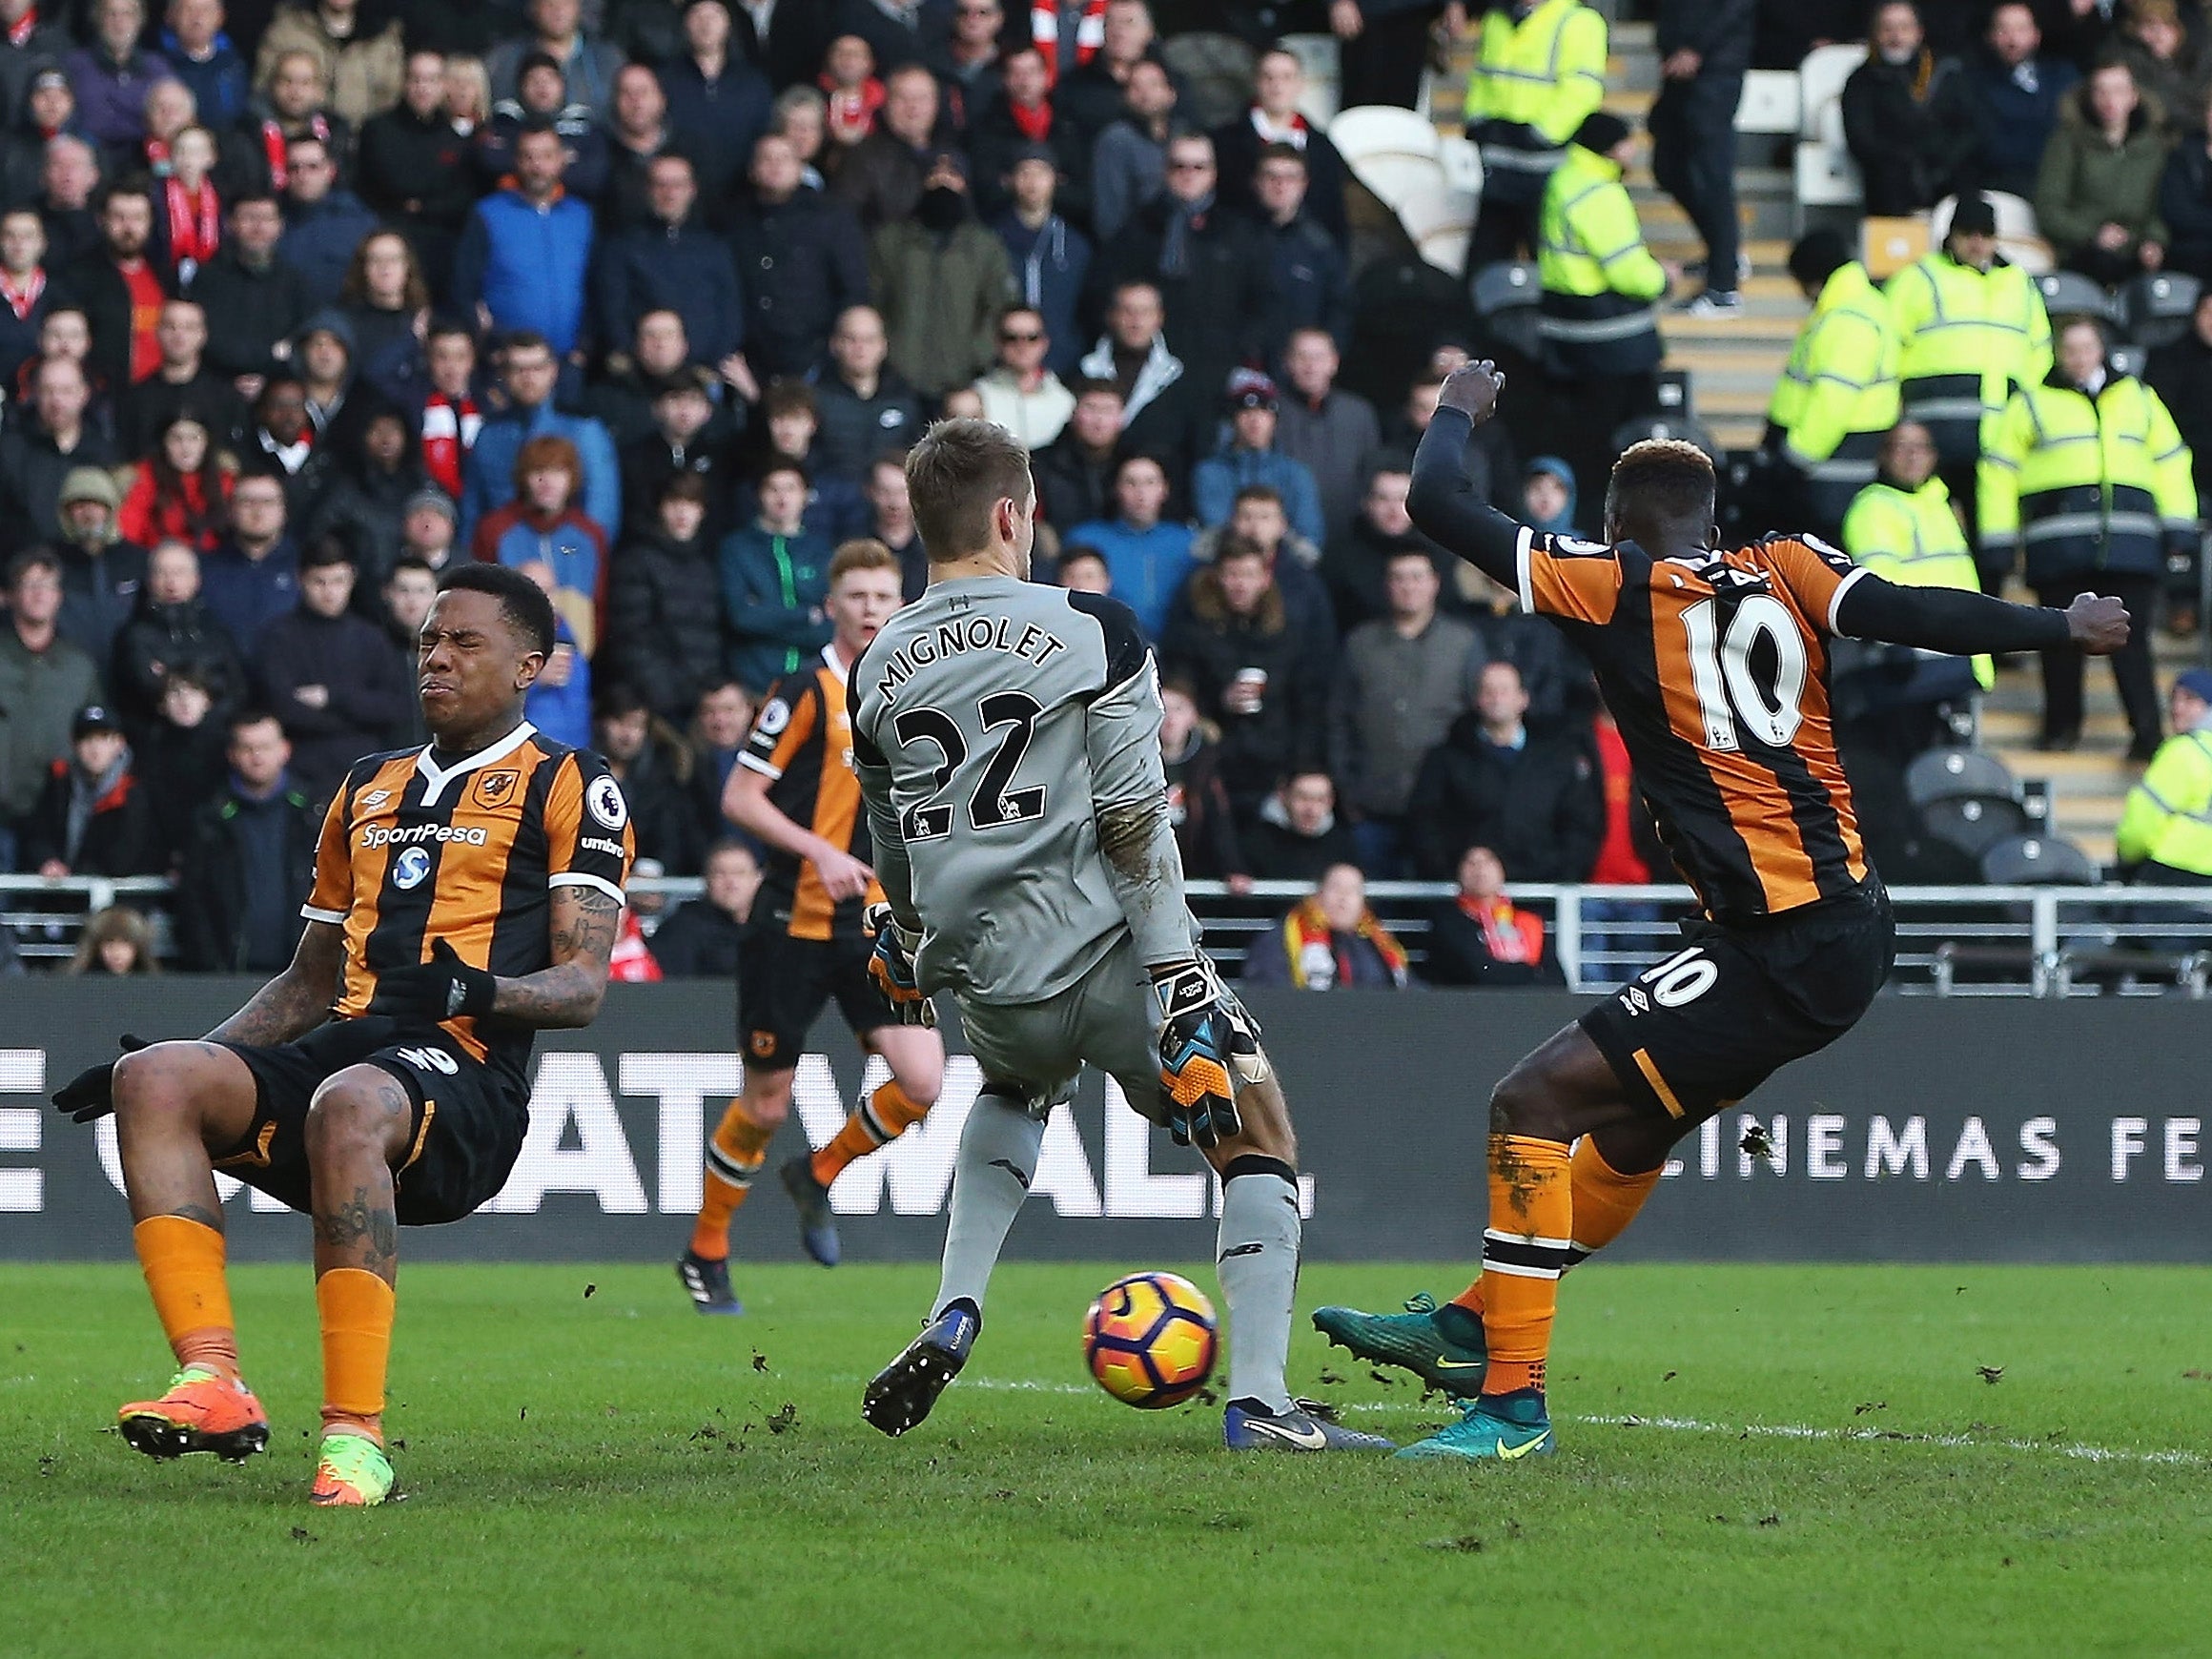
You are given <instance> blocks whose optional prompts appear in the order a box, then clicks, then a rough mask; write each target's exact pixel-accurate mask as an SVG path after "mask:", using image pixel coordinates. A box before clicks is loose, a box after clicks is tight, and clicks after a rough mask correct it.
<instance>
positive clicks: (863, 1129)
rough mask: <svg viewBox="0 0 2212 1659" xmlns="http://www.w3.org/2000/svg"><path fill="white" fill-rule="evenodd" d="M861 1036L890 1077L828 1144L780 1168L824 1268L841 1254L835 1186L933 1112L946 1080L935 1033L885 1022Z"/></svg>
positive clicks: (812, 1252)
mask: <svg viewBox="0 0 2212 1659" xmlns="http://www.w3.org/2000/svg"><path fill="white" fill-rule="evenodd" d="M860 1040H861V1045H862V1047H864V1048H867V1049H870V1050H872V1051H873V1052H874V1053H876V1054H879V1055H882V1056H883V1057H884V1059H885V1060H886V1061H887V1062H888V1063H889V1064H890V1066H891V1078H890V1080H889V1081H888V1082H886V1083H884V1084H882V1085H881V1086H880V1087H878V1088H877V1089H876V1091H875V1092H874V1093H873V1094H872V1095H870V1096H867V1097H866V1098H865V1099H863V1100H862V1101H861V1102H860V1104H859V1105H858V1106H856V1107H854V1108H853V1110H852V1116H850V1117H848V1118H847V1119H846V1120H845V1123H844V1126H843V1127H842V1128H840V1129H839V1130H838V1131H837V1133H836V1135H835V1136H834V1137H831V1139H830V1141H829V1144H828V1145H827V1146H825V1147H823V1148H822V1149H821V1150H820V1151H819V1152H816V1153H813V1154H811V1155H809V1154H805V1153H802V1154H800V1155H799V1156H798V1157H790V1158H787V1159H786V1160H785V1161H784V1163H783V1165H782V1167H781V1168H779V1169H778V1170H777V1172H776V1178H777V1179H779V1180H780V1181H782V1182H783V1186H784V1190H785V1191H786V1192H787V1193H789V1194H790V1196H791V1203H792V1206H793V1207H794V1208H795V1209H797V1211H798V1212H799V1242H800V1243H801V1244H802V1245H803V1246H805V1248H806V1251H807V1254H808V1255H809V1256H811V1257H812V1258H813V1259H814V1260H816V1261H819V1262H820V1263H821V1264H822V1265H823V1266H824V1267H834V1266H836V1265H837V1262H838V1260H839V1257H840V1256H841V1254H842V1251H841V1248H840V1246H839V1243H838V1239H837V1216H836V1212H835V1211H833V1210H832V1209H830V1207H829V1187H830V1184H831V1183H832V1182H834V1181H835V1180H836V1179H837V1178H838V1177H839V1176H841V1175H843V1174H844V1173H845V1171H846V1170H847V1169H848V1168H849V1167H850V1165H852V1164H853V1163H854V1162H856V1161H858V1160H859V1159H861V1158H863V1157H867V1156H868V1155H869V1154H870V1153H872V1152H874V1151H876V1150H877V1149H878V1148H880V1147H884V1146H888V1145H889V1144H890V1143H891V1142H892V1141H894V1140H896V1139H897V1138H898V1137H900V1136H901V1135H904V1134H905V1133H906V1132H907V1130H908V1128H909V1127H911V1125H913V1124H916V1123H919V1122H920V1121H921V1120H922V1119H923V1118H924V1117H926V1116H929V1114H930V1108H931V1107H932V1106H934V1105H936V1103H937V1096H938V1095H939V1093H940V1092H942V1090H943V1088H944V1084H945V1044H944V1041H943V1039H942V1038H940V1037H939V1036H938V1035H937V1034H936V1033H935V1032H934V1031H928V1030H924V1029H922V1028H920V1027H917V1026H902V1025H885V1026H878V1027H875V1028H873V1029H871V1030H870V1031H866V1032H863V1033H862V1034H861V1036H860Z"/></svg>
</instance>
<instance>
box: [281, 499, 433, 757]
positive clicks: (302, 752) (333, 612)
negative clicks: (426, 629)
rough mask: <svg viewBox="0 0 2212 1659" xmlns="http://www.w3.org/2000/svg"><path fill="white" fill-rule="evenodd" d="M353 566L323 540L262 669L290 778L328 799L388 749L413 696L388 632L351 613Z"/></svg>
mask: <svg viewBox="0 0 2212 1659" xmlns="http://www.w3.org/2000/svg"><path fill="white" fill-rule="evenodd" d="M353 597H354V564H353V560H352V559H351V558H350V557H348V555H347V553H346V548H345V543H342V542H340V541H338V539H337V538H335V537H326V538H324V539H323V540H322V541H320V542H317V543H314V544H312V545H311V546H310V547H309V548H308V550H307V551H306V552H305V553H304V554H303V555H301V557H300V561H299V605H298V608H297V609H296V610H294V611H293V612H292V613H291V614H290V615H289V616H282V617H278V618H277V619H276V621H275V622H273V623H271V624H270V625H269V627H268V629H267V631H266V632H264V633H263V634H262V636H261V645H260V650H259V652H258V658H259V661H258V663H257V667H258V669H259V673H260V681H261V686H262V689H263V690H264V691H265V692H266V694H267V696H268V699H269V707H271V709H272V710H274V711H275V713H276V718H277V719H279V720H281V721H282V722H283V723H284V734H285V736H287V737H288V738H290V739H291V740H292V745H293V762H294V768H293V769H294V774H295V776H296V777H297V781H298V783H299V786H300V787H301V788H302V789H305V790H306V791H307V792H308V794H309V795H310V796H311V797H312V798H314V799H316V800H318V801H319V800H324V799H327V798H328V796H329V793H330V791H331V790H332V789H335V788H336V787H337V786H338V782H339V780H340V779H342V778H343V777H344V776H345V772H346V768H348V767H350V766H352V765H353V764H354V762H356V761H358V760H359V759H360V758H361V756H363V755H365V754H370V753H373V752H375V751H376V750H377V749H379V748H382V747H383V745H384V739H385V735H386V734H387V733H388V732H389V731H390V730H391V729H392V727H393V725H394V723H395V722H397V721H398V720H399V718H400V716H401V715H402V714H403V713H404V712H405V705H406V703H407V701H408V699H409V697H410V696H411V695H412V688H411V686H409V685H408V683H407V682H406V681H405V680H403V679H401V678H400V677H399V673H398V672H397V668H396V665H395V664H394V663H393V660H392V648H391V644H390V642H389V641H387V640H386V639H385V637H384V631H383V629H381V628H379V626H378V625H376V624H375V623H373V622H370V621H369V620H368V619H367V618H365V617H361V616H358V615H356V614H355V613H354V612H353V611H352V610H351V609H349V608H348V607H349V606H350V605H351V604H352V603H353Z"/></svg>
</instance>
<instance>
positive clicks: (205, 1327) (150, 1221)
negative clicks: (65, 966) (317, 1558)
mask: <svg viewBox="0 0 2212 1659" xmlns="http://www.w3.org/2000/svg"><path fill="white" fill-rule="evenodd" d="M113 1097H114V1102H115V1136H116V1145H117V1149H118V1151H119V1153H120V1155H121V1160H122V1164H123V1177H124V1186H125V1188H126V1190H127V1191H128V1193H129V1195H130V1200H131V1215H132V1219H133V1222H134V1223H135V1224H134V1225H133V1228H132V1242H133V1245H134V1247H135V1248H136V1250H137V1253H138V1261H139V1265H140V1267H141V1268H142V1269H143V1270H144V1272H145V1275H146V1288H147V1290H148V1292H149V1293H150V1294H151V1295H152V1297H153V1299H154V1312H155V1313H156V1315H157V1316H158V1317H159V1318H160V1320H161V1327H162V1331H163V1334H164V1335H166V1336H167V1337H168V1339H169V1344H170V1348H171V1350H172V1351H173V1352H174V1354H175V1356H176V1362H177V1369H176V1373H175V1375H174V1377H173V1378H171V1380H170V1383H169V1387H168V1388H167V1390H166V1391H164V1392H163V1393H162V1394H161V1395H160V1396H158V1397H157V1398H155V1399H152V1400H138V1401H132V1402H130V1403H127V1404H125V1405H124V1406H122V1407H121V1409H120V1410H119V1411H118V1412H117V1413H116V1419H117V1423H118V1426H119V1428H120V1430H121V1433H122V1436H123V1439H124V1440H125V1442H126V1443H127V1444H130V1445H131V1446H133V1448H135V1449H136V1450H138V1451H141V1452H144V1453H145V1454H147V1455H148V1456H149V1457H156V1458H173V1457H181V1456H183V1455H185V1454H186V1453H189V1452H213V1453H214V1454H215V1456H217V1457H219V1458H222V1459H224V1460H225V1461H227V1462H232V1463H236V1462H241V1461H243V1460H244V1459H246V1458H248V1457H251V1456H253V1454H254V1453H256V1452H257V1451H260V1450H261V1449H262V1448H263V1447H264V1446H266V1445H267V1444H268V1442H269V1422H268V1416H267V1414H266V1413H265V1412H264V1411H263V1410H262V1409H261V1403H260V1402H259V1401H258V1400H256V1398H255V1397H254V1394H253V1391H252V1390H251V1389H249V1388H248V1387H247V1386H246V1384H245V1382H244V1380H243V1379H242V1378H241V1377H240V1376H239V1375H238V1341H237V1331H236V1324H235V1323H234V1321H233V1318H232V1313H231V1298H230V1288H229V1283H228V1280H226V1277H225V1274H224V1240H223V1222H222V1208H221V1202H220V1199H219V1198H218V1197H217V1195H216V1192H215V1174H214V1169H213V1166H212V1161H211V1159H212V1155H213V1154H215V1153H219V1152H223V1151H226V1150H228V1149H229V1148H231V1147H233V1146H235V1145H236V1143H237V1142H239V1141H240V1140H241V1139H243V1138H244V1137H246V1135H247V1133H248V1132H249V1130H250V1129H251V1128H252V1126H253V1122H254V1116H255V1103H256V1089H255V1082H254V1076H253V1074H252V1073H251V1072H250V1071H248V1070H247V1068H246V1065H245V1062H243V1061H242V1060H240V1059H239V1058H238V1057H237V1056H236V1055H234V1054H232V1053H231V1052H230V1051H229V1050H227V1049H224V1048H221V1047H219V1046H217V1045H215V1044H213V1043H198V1042H171V1043H156V1044H154V1045H153V1046H151V1047H149V1048H145V1049H141V1050H139V1051H138V1052H136V1053H135V1054H132V1055H125V1056H124V1057H123V1059H122V1060H120V1061H118V1062H117V1064H116V1068H115V1074H114V1096H113Z"/></svg>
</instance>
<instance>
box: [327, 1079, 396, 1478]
mask: <svg viewBox="0 0 2212 1659" xmlns="http://www.w3.org/2000/svg"><path fill="white" fill-rule="evenodd" d="M415 1120H416V1106H415V1101H414V1097H413V1096H411V1095H410V1094H409V1093H408V1091H407V1088H406V1085H404V1084H403V1083H401V1082H400V1080H399V1078H398V1077H397V1076H396V1075H393V1074H392V1073H390V1072H388V1071H386V1070H384V1069H383V1067H381V1066H377V1065H358V1066H348V1067H346V1068H345V1069H344V1070H343V1071H341V1072H339V1073H338V1074H337V1075H334V1076H332V1077H331V1078H330V1079H329V1080H328V1081H327V1082H325V1083H324V1084H323V1085H322V1086H321V1087H320V1088H318V1089H317V1091H316V1092H315V1098H314V1100H313V1102H312V1103H311V1104H310V1105H309V1107H308V1109H307V1125H306V1142H307V1158H308V1167H309V1170H310V1172H311V1174H312V1177H313V1180H314V1192H315V1303H316V1308H317V1312H318V1313H319V1315H320V1316H321V1323H322V1395H323V1405H322V1428H323V1436H322V1447H321V1452H320V1455H319V1456H318V1458H317V1464H316V1471H315V1485H314V1490H313V1492H312V1494H311V1496H312V1498H313V1501H314V1502H315V1503H317V1504H320V1505H331V1506H346V1507H352V1506H362V1505H373V1504H380V1503H382V1502H383V1500H384V1498H385V1497H386V1496H387V1495H388V1494H389V1493H390V1491H391V1489H392V1465H391V1463H390V1461H389V1459H387V1458H386V1457H385V1455H384V1449H383V1441H384V1434H383V1413H384V1378H385V1373H386V1370H387V1368H388V1366H389V1364H390V1361H391V1353H392V1320H393V1315H394V1312H395V1310H396V1300H395V1296H394V1291H393V1283H394V1280H396V1279H397V1277H398V1274H399V1216H398V1208H397V1204H398V1200H397V1198H396V1196H395V1193H394V1188H393V1182H392V1172H393V1170H394V1168H395V1167H396V1166H397V1165H399V1163H401V1162H403V1161H404V1160H405V1158H406V1156H407V1150H408V1146H409V1144H410V1142H411V1141H412V1140H413V1138H414V1131H415Z"/></svg>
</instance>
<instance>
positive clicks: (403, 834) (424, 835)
mask: <svg viewBox="0 0 2212 1659" xmlns="http://www.w3.org/2000/svg"><path fill="white" fill-rule="evenodd" d="M487 839H488V837H487V835H486V834H485V832H484V829H483V827H482V826H481V825H477V824H415V825H410V826H409V827H408V828H407V829H387V828H385V827H384V826H383V825H381V824H372V825H370V826H369V827H368V828H367V829H363V830H362V831H361V845H362V846H363V847H405V846H408V845H410V844H411V843H414V842H420V841H459V842H461V843H463V844H464V845H466V846H469V847H481V846H483V845H484V843H485V842H486V840H487Z"/></svg>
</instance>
